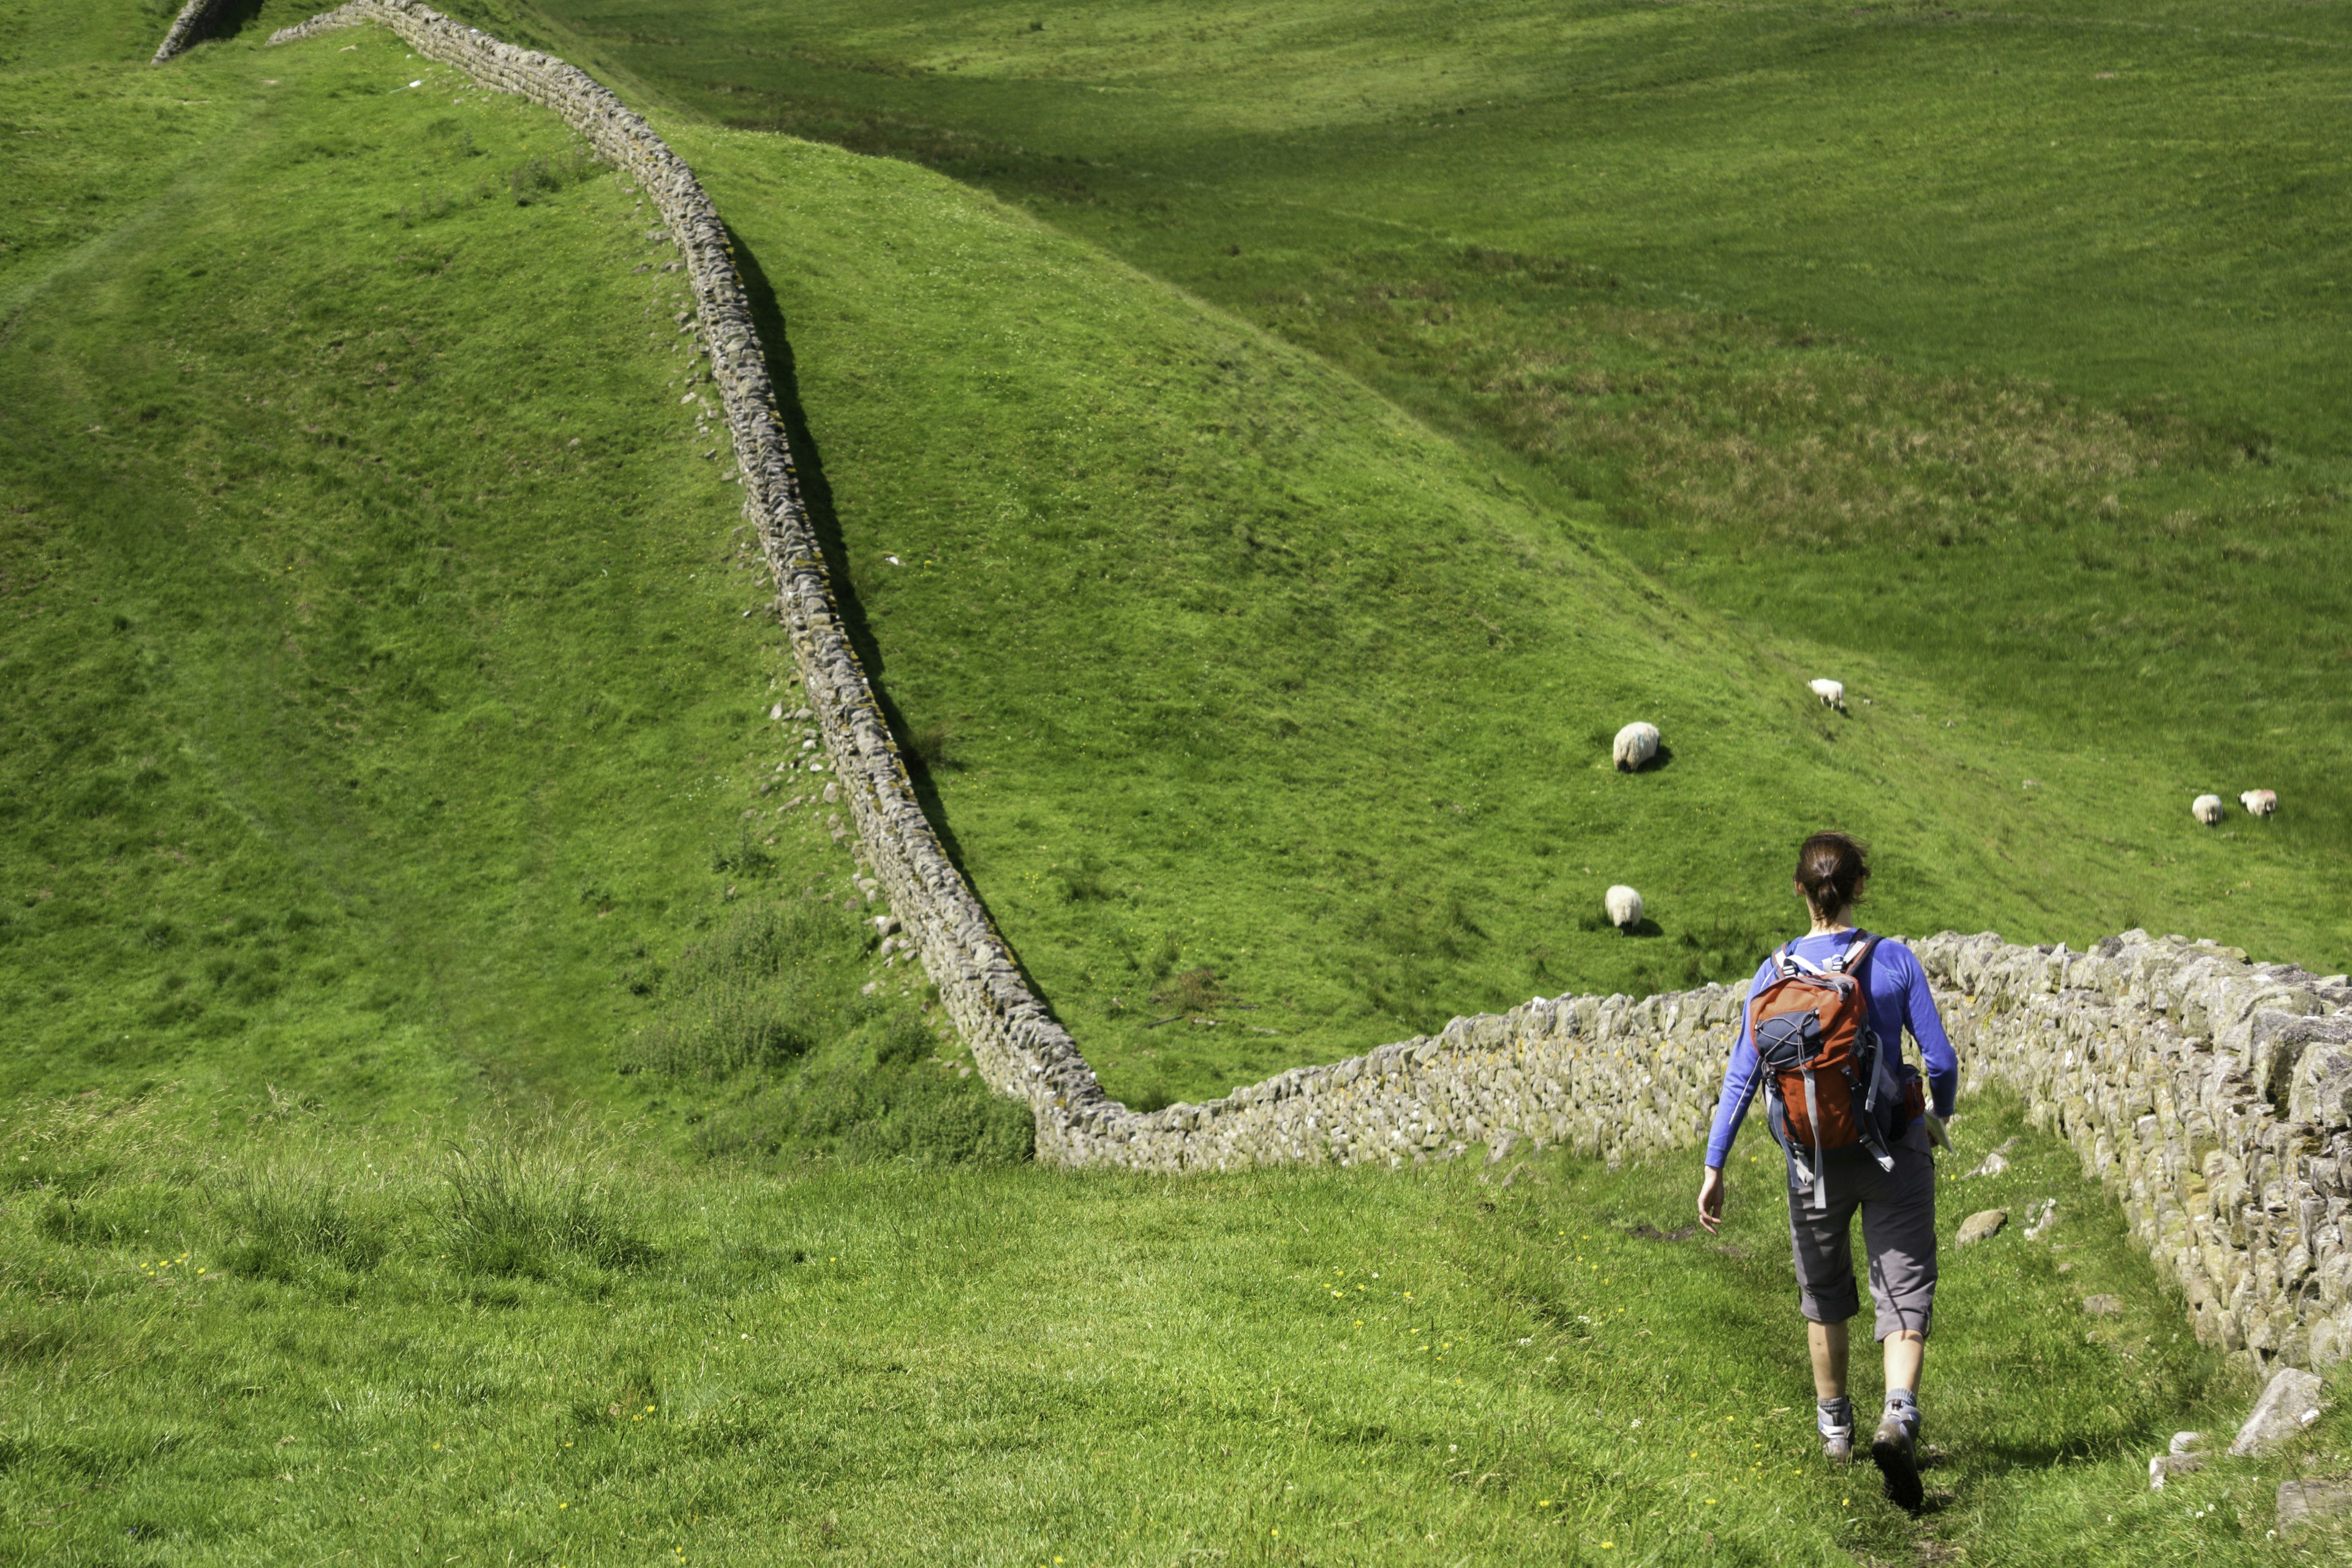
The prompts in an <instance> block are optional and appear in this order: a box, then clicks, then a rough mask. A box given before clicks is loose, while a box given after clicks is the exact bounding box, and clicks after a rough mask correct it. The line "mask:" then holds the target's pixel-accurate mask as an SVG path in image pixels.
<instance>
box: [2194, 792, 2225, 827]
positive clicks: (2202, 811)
mask: <svg viewBox="0 0 2352 1568" xmlns="http://www.w3.org/2000/svg"><path fill="white" fill-rule="evenodd" d="M2189 816H2193V817H2195V818H2196V819H2197V820H2198V821H2200V822H2201V823H2203V824H2204V825H2205V826H2208V827H2210V826H2213V825H2214V824H2215V823H2217V822H2219V821H2221V796H2220V795H2199V796H2198V797H2197V798H2196V799H2195V800H2192V801H2190V802H2189Z"/></svg>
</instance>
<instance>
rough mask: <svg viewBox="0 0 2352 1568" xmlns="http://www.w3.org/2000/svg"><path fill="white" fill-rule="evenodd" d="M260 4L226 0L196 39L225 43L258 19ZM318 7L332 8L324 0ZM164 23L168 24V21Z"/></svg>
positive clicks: (256, 0)
mask: <svg viewBox="0 0 2352 1568" xmlns="http://www.w3.org/2000/svg"><path fill="white" fill-rule="evenodd" d="M261 5H262V0H227V3H226V5H220V6H217V7H215V10H214V11H213V16H212V21H211V22H210V23H209V24H208V25H207V26H205V30H204V31H203V32H202V33H201V34H199V35H198V36H197V38H196V41H197V42H198V43H202V44H225V43H226V42H228V40H230V39H231V38H234V37H236V36H237V35H238V34H239V33H242V32H244V31H245V30H246V28H247V27H249V26H252V25H253V24H254V23H255V22H256V21H257V20H258V19H259V17H260V16H261ZM319 9H320V10H321V11H326V10H331V9H332V7H331V6H330V5H326V4H325V3H324V0H320V5H319ZM178 14H179V8H178V7H177V6H174V7H173V15H174V16H177V15H178ZM299 19H300V18H299V17H298V18H297V20H299ZM165 25H166V26H169V24H168V23H167V24H165Z"/></svg>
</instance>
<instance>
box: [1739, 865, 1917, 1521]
mask: <svg viewBox="0 0 2352 1568" xmlns="http://www.w3.org/2000/svg"><path fill="white" fill-rule="evenodd" d="M1869 879H1870V868H1869V864H1868V862H1867V861H1866V860H1865V858H1864V849H1863V847H1862V846H1861V845H1860V844H1858V843H1856V842H1855V841H1854V840H1853V839H1852V838H1849V837H1846V836H1845V835H1844V834H1843V833H1816V834H1814V835H1813V836H1812V837H1811V838H1808V839H1806V840H1805V844H1804V847H1803V848H1802V849H1801V850H1800V851H1799V852H1798V855H1797V891H1798V892H1799V893H1800V894H1801V895H1802V896H1803V898H1804V900H1805V904H1806V907H1807V909H1808V910H1811V914H1812V929H1811V931H1807V932H1806V933H1805V934H1804V935H1803V936H1801V937H1799V938H1797V939H1796V940H1795V941H1794V942H1790V943H1789V944H1788V945H1786V946H1785V947H1782V948H1781V949H1780V951H1779V952H1775V953H1773V954H1772V955H1771V956H1770V957H1769V958H1768V959H1766V960H1765V961H1764V963H1763V965H1762V967H1760V968H1759V969H1758V970H1757V972H1756V980H1755V983H1754V984H1752V985H1750V986H1749V987H1748V1005H1747V1007H1746V1009H1745V1010H1744V1011H1743V1012H1742V1015H1741V1017H1740V1024H1739V1040H1738V1044H1737V1045H1736V1046H1734V1047H1732V1052H1731V1062H1730V1066H1729V1067H1728V1068H1727V1070H1726V1071H1725V1073H1724V1077H1723V1098H1722V1099H1721V1100H1719V1101H1717V1105H1716V1110H1715V1125H1714V1128H1713V1130H1712V1131H1710V1132H1709V1134H1708V1136H1707V1141H1706V1177H1705V1179H1704V1180H1702V1181H1701V1183H1700V1184H1699V1190H1698V1217H1699V1223H1700V1224H1701V1225H1704V1226H1706V1228H1707V1230H1708V1231H1709V1232H1713V1231H1715V1230H1716V1229H1717V1228H1718V1227H1719V1226H1721V1225H1722V1224H1723V1201H1724V1185H1723V1163H1724V1161H1725V1159H1726V1158H1727V1156H1728V1155H1729V1154H1730V1152H1731V1141H1732V1139H1733V1138H1734V1137H1735V1136H1736V1135H1737V1134H1738V1131H1739V1124H1740V1122H1741V1121H1742V1120H1743V1119H1744V1118H1745V1117H1746V1116H1747V1114H1748V1104H1749V1102H1750V1101H1751V1100H1754V1099H1755V1097H1756V1093H1757V1091H1758V1089H1763V1090H1764V1091H1765V1093H1766V1096H1767V1099H1768V1100H1769V1107H1770V1121H1771V1127H1772V1135H1773V1137H1774V1139H1775V1140H1776V1141H1777V1142H1779V1143H1780V1146H1781V1148H1782V1150H1783V1152H1784V1153H1785V1156H1786V1160H1787V1164H1788V1168H1789V1227H1790V1235H1791V1238H1792V1241H1793V1244H1794V1247H1795V1250H1796V1258H1797V1310H1799V1311H1800V1312H1801V1313H1803V1314H1804V1317H1805V1320H1806V1325H1807V1326H1806V1338H1807V1340H1808V1341H1809V1342H1810V1344H1811V1350H1812V1360H1813V1393H1814V1394H1815V1397H1816V1399H1817V1400H1818V1402H1819V1403H1818V1412H1819V1414H1818V1416H1817V1422H1818V1425H1819V1426H1820V1428H1821V1434H1822V1452H1823V1453H1824V1454H1826V1455H1828V1457H1829V1458H1830V1459H1831V1461H1832V1463H1837V1464H1843V1463H1844V1462H1845V1461H1846V1460H1848V1459H1850V1458H1852V1457H1853V1435H1854V1423H1853V1401H1852V1400H1850V1399H1849V1398H1848V1397H1847V1396H1846V1322H1847V1320H1849V1319H1851V1318H1852V1317H1853V1316H1854V1314H1855V1313H1856V1312H1858V1311H1859V1310H1861V1299H1860V1296H1859V1294H1858V1292H1857V1291H1856V1289H1855V1286H1854V1270H1853V1236H1852V1232H1853V1215H1854V1211H1855V1210H1857V1209H1859V1210H1860V1211H1861V1212H1862V1240H1863V1247H1864V1252H1865V1254H1866V1255H1867V1256H1868V1258H1869V1260H1870V1293H1871V1296H1872V1299H1873V1300H1874V1302H1875V1303H1876V1305H1877V1309H1878V1341H1879V1343H1880V1344H1881V1346H1883V1347H1884V1350H1885V1361H1886V1412H1885V1415H1884V1416H1883V1417H1881V1419H1880V1420H1879V1423H1878V1427H1877V1430H1876V1431H1875V1432H1874V1434H1873V1436H1872V1438H1871V1444H1870V1457H1871V1458H1872V1459H1873V1460H1874V1461H1875V1462H1876V1463H1877V1465H1878V1468H1879V1470H1880V1472H1881V1473H1882V1475H1883V1476H1884V1477H1885V1487H1886V1495H1887V1497H1888V1498H1889V1499H1890V1500H1893V1501H1895V1503H1897V1504H1899V1505H1901V1506H1902V1507H1904V1508H1906V1509H1916V1508H1917V1507H1918V1506H1919V1504H1920V1501H1921V1498H1922V1493H1921V1490H1920V1487H1919V1467H1918V1447H1919V1372H1920V1364H1921V1362H1922V1360H1923V1358H1924V1356H1925V1354H1926V1351H1927V1331H1928V1327H1929V1322H1930V1320H1931V1318H1932V1317H1933V1314H1934V1309H1935V1302H1936V1163H1935V1158H1934V1156H1933V1155H1932V1154H1931V1153H1930V1152H1929V1149H1930V1146H1931V1143H1930V1141H1931V1139H1932V1140H1933V1141H1935V1142H1941V1141H1942V1137H1943V1119H1946V1118H1948V1117H1949V1116H1950V1115H1951V1114H1952V1095H1953V1092H1954V1090H1955V1089H1958V1086H1959V1063H1958V1058H1955V1057H1954V1056H1953V1054H1952V1047H1951V1042H1950V1041H1949V1040H1948V1039H1946V1038H1945V1037H1944V1025H1943V1020H1942V1019H1940V1018H1939V1017H1937V1014H1936V1000H1935V997H1934V996H1933V995H1932V994H1930V993H1929V992H1928V989H1927V973H1926V972H1925V971H1924V970H1922V969H1921V968H1920V966H1919V961H1918V959H1917V958H1916V957H1915V956H1914V955H1913V954H1912V952H1911V950H1910V949H1909V948H1907V947H1906V946H1904V945H1903V943H1901V942H1896V941H1894V940H1892V939H1886V938H1879V937H1874V936H1872V935H1871V934H1870V933H1869V932H1867V931H1859V930H1856V929H1855V927H1854V925H1853V920H1852V918H1851V917H1852V915H1853V905H1854V902H1855V900H1858V899H1860V898H1861V897H1862V892H1863V887H1864V884H1865V883H1866V882H1867V881H1868V880H1869ZM1906 1030H1907V1031H1908V1032H1909V1033H1910V1035H1911V1037H1913V1038H1914V1039H1916V1040H1917V1041H1918V1042H1919V1052H1920V1055H1921V1056H1922V1057H1924V1058H1926V1059H1927V1086H1928V1095H1922V1093H1921V1092H1920V1088H1919V1080H1918V1076H1917V1074H1916V1073H1915V1072H1914V1071H1913V1070H1912V1069H1911V1068H1909V1067H1908V1066H1906V1065H1905V1064H1904V1062H1903V1059H1902V1051H1903V1036H1904V1033H1905V1032H1906ZM1929 1096H1932V1099H1933V1102H1934V1113H1933V1114H1932V1115H1930V1114H1929V1113H1928V1110H1927V1103H1926V1102H1927V1099H1928V1098H1929Z"/></svg>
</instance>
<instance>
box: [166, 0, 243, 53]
mask: <svg viewBox="0 0 2352 1568" xmlns="http://www.w3.org/2000/svg"><path fill="white" fill-rule="evenodd" d="M227 9H228V0H188V3H187V4H186V5H183V6H181V7H180V14H179V15H178V16H174V17H173V18H172V26H171V29H170V30H169V31H168V32H166V33H165V34H164V35H163V42H162V43H160V44H158V45H156V46H155V58H153V59H152V60H149V61H148V62H147V63H148V64H149V65H152V66H160V65H162V64H163V62H164V61H165V60H168V59H170V58H173V56H175V55H181V54H185V53H186V52H187V51H188V50H190V49H193V48H194V47H196V46H197V45H198V44H200V43H202V42H203V41H204V37H205V34H206V33H208V32H210V31H212V26H213V23H214V22H215V21H217V20H218V19H219V17H220V14H221V13H222V12H223V11H226V10H227Z"/></svg>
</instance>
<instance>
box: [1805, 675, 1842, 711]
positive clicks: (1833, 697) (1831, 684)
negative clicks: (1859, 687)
mask: <svg viewBox="0 0 2352 1568" xmlns="http://www.w3.org/2000/svg"><path fill="white" fill-rule="evenodd" d="M1808 684H1809V685H1811V688H1812V692H1813V695H1814V696H1816V697H1818V698H1820V699H1821V700H1822V707H1824V708H1834V709H1836V710H1838V711H1839V712H1841V713H1843V712H1844V711H1845V682H1844V681H1843V680H1830V679H1819V680H1814V681H1811V682H1809V683H1808Z"/></svg>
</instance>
